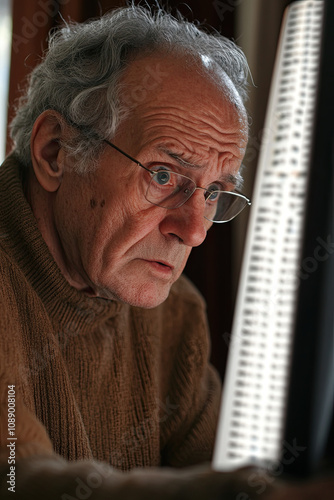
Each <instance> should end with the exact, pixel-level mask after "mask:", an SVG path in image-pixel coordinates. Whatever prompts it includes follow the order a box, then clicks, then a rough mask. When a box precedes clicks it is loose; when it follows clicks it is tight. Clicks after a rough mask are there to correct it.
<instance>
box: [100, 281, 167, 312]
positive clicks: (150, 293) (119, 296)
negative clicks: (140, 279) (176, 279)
mask: <svg viewBox="0 0 334 500" xmlns="http://www.w3.org/2000/svg"><path fill="white" fill-rule="evenodd" d="M143 288H144V287H138V289H136V290H134V289H133V288H132V287H130V289H125V287H122V289H121V290H110V289H108V288H107V287H104V288H99V289H98V290H97V291H96V296H97V297H101V298H103V299H107V300H116V301H117V302H122V303H123V304H128V305H130V306H134V307H142V308H143V309H153V308H154V307H157V306H159V305H160V304H162V303H163V302H165V300H166V299H167V297H168V295H169V291H170V288H171V285H169V286H166V285H165V286H161V287H159V288H158V289H157V288H156V287H152V289H151V288H150V289H147V288H146V287H145V288H144V290H143Z"/></svg>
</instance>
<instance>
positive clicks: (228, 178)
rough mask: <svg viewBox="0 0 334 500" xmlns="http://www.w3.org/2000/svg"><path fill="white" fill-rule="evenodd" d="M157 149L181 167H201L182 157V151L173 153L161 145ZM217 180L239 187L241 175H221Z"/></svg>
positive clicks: (241, 179)
mask: <svg viewBox="0 0 334 500" xmlns="http://www.w3.org/2000/svg"><path fill="white" fill-rule="evenodd" d="M159 149H160V150H161V151H162V152H163V153H165V154H167V155H168V156H170V157H171V158H173V159H174V160H176V161H177V162H178V163H179V165H181V167H185V168H193V169H202V168H203V167H202V166H201V165H198V164H196V163H192V162H191V161H189V160H186V159H185V158H184V157H183V156H184V155H183V154H182V153H181V154H180V153H175V152H174V151H170V150H169V149H168V148H166V147H163V146H161V147H159ZM217 180H222V181H225V182H228V183H229V184H232V185H233V186H234V188H240V187H241V186H242V182H243V177H242V175H241V174H240V173H239V172H238V173H237V175H233V174H227V175H222V176H221V177H220V178H219V179H217Z"/></svg>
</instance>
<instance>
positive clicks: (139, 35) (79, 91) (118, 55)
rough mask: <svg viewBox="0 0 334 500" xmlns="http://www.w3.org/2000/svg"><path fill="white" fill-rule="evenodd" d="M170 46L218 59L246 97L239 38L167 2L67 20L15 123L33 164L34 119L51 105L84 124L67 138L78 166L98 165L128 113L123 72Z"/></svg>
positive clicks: (19, 144)
mask: <svg viewBox="0 0 334 500" xmlns="http://www.w3.org/2000/svg"><path fill="white" fill-rule="evenodd" d="M162 49H164V50H167V51H169V52H170V51H178V52H180V51H181V52H186V53H187V54H188V56H193V57H195V58H198V57H202V58H203V57H207V58H209V59H210V60H213V61H214V62H215V63H216V64H218V66H219V68H220V69H222V70H223V71H224V72H225V73H226V74H227V75H228V76H229V78H230V79H231V80H232V82H233V84H234V86H235V88H236V90H237V92H238V93H239V95H240V97H241V99H242V100H243V101H245V100H246V97H247V78H248V64H247V61H246V58H245V56H244V54H243V52H242V51H241V49H239V48H238V47H237V46H236V45H235V44H234V42H232V41H231V40H228V39H227V38H225V37H224V36H222V35H220V34H219V33H214V34H207V33H206V32H205V31H203V30H201V29H199V28H198V27H197V26H195V24H193V23H190V22H188V21H185V20H184V19H182V18H181V16H179V17H178V18H175V17H173V16H172V15H170V14H169V13H167V12H165V11H164V10H162V9H156V10H155V11H154V12H151V11H150V10H148V9H147V8H144V7H140V6H135V5H131V6H129V7H125V8H118V9H115V10H113V11H111V12H109V13H108V14H106V15H104V16H102V17H101V18H99V19H97V20H92V21H88V22H86V23H83V24H76V23H72V24H66V25H65V26H64V27H62V28H61V29H59V30H57V31H55V32H54V33H52V34H51V35H50V38H49V48H48V51H47V53H46V55H45V57H44V59H43V61H42V63H41V64H39V65H38V66H37V67H36V68H35V69H34V70H33V71H32V73H31V74H30V76H29V80H28V85H27V90H26V93H25V94H24V95H22V97H21V98H20V99H19V101H18V106H17V110H16V115H15V117H14V119H13V121H12V123H11V126H10V130H11V137H12V139H13V142H14V152H15V153H16V154H17V155H18V157H19V159H20V161H21V162H22V163H23V164H24V165H25V166H29V165H30V164H31V156H30V137H31V132H32V128H33V124H34V122H35V120H36V119H37V117H38V116H39V115H40V114H41V113H42V112H43V111H45V110H48V109H51V110H56V111H57V112H59V113H60V114H61V115H62V116H63V117H64V120H65V122H67V123H69V124H76V125H77V132H76V133H75V134H74V135H73V137H72V138H71V139H69V140H67V141H66V143H62V146H63V147H64V148H65V149H66V151H67V152H68V153H69V154H70V155H73V156H74V157H75V160H76V161H75V162H73V164H74V165H75V168H76V170H77V171H78V172H82V173H84V172H85V171H89V170H93V169H94V168H95V166H96V163H97V158H98V155H99V153H100V152H101V151H102V149H103V147H104V143H103V141H101V138H106V137H109V138H110V137H112V136H113V135H114V134H115V132H116V129H117V126H118V125H119V124H120V122H121V120H122V119H123V118H124V117H125V116H126V109H125V106H124V104H122V101H121V98H120V96H121V90H122V89H121V86H120V83H119V80H120V77H121V75H122V74H123V72H124V70H125V69H126V68H127V66H128V64H129V63H130V62H131V60H133V59H134V58H135V57H136V56H139V55H140V56H142V55H143V54H145V53H151V52H154V51H157V50H162Z"/></svg>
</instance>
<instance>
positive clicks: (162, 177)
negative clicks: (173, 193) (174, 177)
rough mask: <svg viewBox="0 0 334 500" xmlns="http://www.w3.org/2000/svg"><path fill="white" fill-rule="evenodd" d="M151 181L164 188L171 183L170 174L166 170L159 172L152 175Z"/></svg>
mask: <svg viewBox="0 0 334 500" xmlns="http://www.w3.org/2000/svg"><path fill="white" fill-rule="evenodd" d="M153 179H154V181H155V182H156V183H157V184H160V186H166V185H168V184H169V183H170V181H171V173H170V172H168V170H160V171H159V172H157V173H156V174H155V175H154V177H153Z"/></svg>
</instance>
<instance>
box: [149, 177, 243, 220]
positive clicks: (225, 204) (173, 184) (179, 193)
mask: <svg viewBox="0 0 334 500" xmlns="http://www.w3.org/2000/svg"><path fill="white" fill-rule="evenodd" d="M195 190H196V184H195V183H194V181H193V180H191V179H189V178H188V177H186V176H183V175H181V174H177V173H175V172H171V171H169V170H160V171H158V172H157V173H156V174H154V175H153V176H152V179H151V182H150V184H149V186H148V189H147V192H146V199H147V200H148V201H149V202H151V203H153V204H154V205H158V206H160V207H163V208H178V207H180V206H182V205H183V204H184V203H185V202H186V201H187V200H188V199H189V198H190V197H191V195H192V194H193V193H194V191H195ZM204 196H205V200H206V203H205V212H204V217H205V218H206V219H208V220H210V221H213V222H228V221H230V220H231V219H233V218H234V217H235V216H236V215H238V214H239V213H240V212H241V211H242V210H243V208H244V207H245V206H246V205H247V204H248V201H247V199H246V198H245V197H244V196H242V195H239V194H238V193H233V192H228V191H217V190H213V191H206V190H204Z"/></svg>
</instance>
